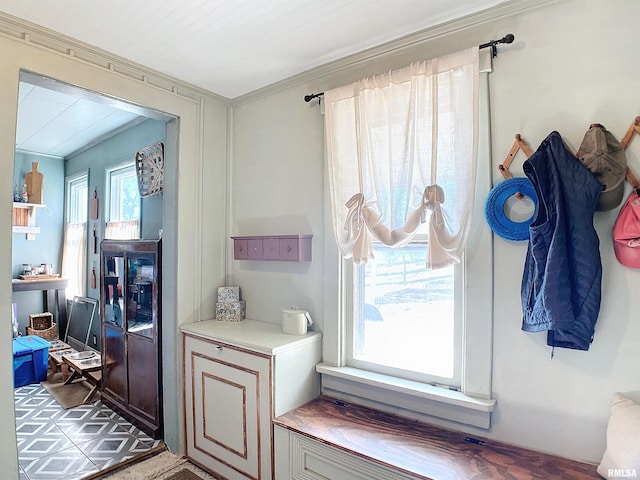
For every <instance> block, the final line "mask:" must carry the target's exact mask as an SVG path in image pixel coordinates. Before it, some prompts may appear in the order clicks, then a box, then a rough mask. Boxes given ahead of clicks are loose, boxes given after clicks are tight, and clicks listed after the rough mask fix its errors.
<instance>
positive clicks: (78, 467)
mask: <svg viewBox="0 0 640 480" xmlns="http://www.w3.org/2000/svg"><path fill="white" fill-rule="evenodd" d="M21 465H22V468H23V469H24V472H25V473H26V474H27V477H28V478H29V480H38V479H42V480H52V479H54V478H60V479H62V478H64V479H67V478H73V477H74V476H76V474H77V473H79V472H84V471H91V472H93V473H97V472H98V470H99V469H98V468H97V467H96V466H95V465H94V464H93V463H92V462H91V460H89V459H88V458H87V457H86V456H85V455H84V454H83V453H82V452H81V451H80V450H78V448H77V447H75V446H72V447H71V448H68V449H66V450H61V451H59V452H56V453H54V454H52V455H47V456H43V457H39V458H35V459H31V460H27V461H22V460H21Z"/></svg>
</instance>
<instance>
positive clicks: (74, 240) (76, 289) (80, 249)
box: [62, 223, 87, 298]
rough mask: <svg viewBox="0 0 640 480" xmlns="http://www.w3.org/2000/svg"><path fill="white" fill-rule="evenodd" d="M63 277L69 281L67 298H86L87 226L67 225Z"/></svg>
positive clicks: (63, 252) (63, 255)
mask: <svg viewBox="0 0 640 480" xmlns="http://www.w3.org/2000/svg"><path fill="white" fill-rule="evenodd" d="M62 277H63V278H66V279H68V280H69V284H68V285H67V289H66V290H65V293H66V296H67V298H73V297H74V296H75V295H78V296H80V297H83V296H85V288H86V285H87V224H86V223H67V226H66V227H65V229H64V245H63V247H62Z"/></svg>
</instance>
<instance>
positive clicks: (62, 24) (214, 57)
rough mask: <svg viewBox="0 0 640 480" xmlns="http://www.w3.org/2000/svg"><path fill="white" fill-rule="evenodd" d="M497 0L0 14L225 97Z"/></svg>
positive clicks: (214, 2) (126, 0) (66, 1)
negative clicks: (67, 37) (29, 23)
mask: <svg viewBox="0 0 640 480" xmlns="http://www.w3.org/2000/svg"><path fill="white" fill-rule="evenodd" d="M502 1H503V0H133V1H132V0H91V1H87V0H55V1H42V0H0V11H2V12H5V13H8V14H10V15H13V16H15V17H19V18H22V19H24V20H27V21H29V22H32V23H35V24H38V25H41V26H44V27H46V28H49V29H51V30H54V31H56V32H59V33H63V34H65V35H67V36H70V37H73V38H75V39H77V40H81V41H83V42H85V43H88V44H90V45H93V46H96V47H100V48H102V49H104V50H107V51H109V52H111V53H114V54H116V55H119V56H120V57H123V58H125V59H128V60H130V61H133V62H136V63H139V64H141V65H144V66H146V67H149V68H151V69H154V70H157V71H159V72H161V73H164V74H166V75H170V76H172V77H174V78H177V79H180V80H182V81H185V82H188V83H191V84H193V85H195V86H198V87H200V88H203V89H205V90H208V91H210V92H213V93H216V94H218V95H221V96H223V97H226V98H229V99H234V98H237V97H239V96H242V95H244V94H247V93H250V92H252V91H255V90H258V89H260V88H262V87H265V86H268V85H271V84H273V83H276V82H278V81H281V80H284V79H286V78H289V77H291V76H293V75H296V74H298V73H302V72H305V71H307V70H310V69H312V68H314V67H317V66H320V65H323V64H326V63H329V62H331V61H334V60H338V59H340V58H344V57H346V56H349V55H351V54H354V53H357V52H360V51H363V50H366V49H367V48H370V47H374V46H378V45H381V44H383V43H385V42H388V41H391V40H395V39H397V38H400V37H403V36H405V35H409V34H412V33H415V32H418V31H421V30H424V29H427V28H429V27H433V26H434V25H438V24H441V23H443V22H446V21H449V20H452V19H455V18H459V17H462V16H466V15H468V14H471V13H475V12H478V11H480V10H484V9H487V8H489V7H492V6H495V5H497V4H499V3H501V2H502Z"/></svg>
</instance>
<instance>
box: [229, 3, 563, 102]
mask: <svg viewBox="0 0 640 480" xmlns="http://www.w3.org/2000/svg"><path fill="white" fill-rule="evenodd" d="M560 1H562V0H512V1H509V2H505V3H501V4H500V5H497V6H495V7H491V8H488V9H486V10H482V11H480V12H477V13H473V14H470V15H467V16H465V17H460V18H457V19H455V20H451V21H448V22H445V23H441V24H439V25H436V26H434V27H430V28H427V29H425V30H421V31H419V32H416V33H413V34H411V35H407V36H404V37H401V38H398V39H396V40H392V41H391V42H387V43H384V44H382V45H378V46H377V47H373V48H369V49H367V50H363V51H362V52H359V53H356V54H354V55H350V56H348V57H345V58H342V59H340V60H336V61H334V62H329V63H326V64H324V65H321V66H319V67H316V68H313V69H311V70H307V71H306V72H303V73H300V74H299V75H294V76H292V77H289V78H287V79H285V80H282V81H281V82H277V83H274V84H272V85H269V86H266V87H264V88H261V89H259V90H255V91H253V92H251V93H248V94H246V95H242V96H240V97H236V98H235V99H233V100H232V106H234V107H236V106H240V105H243V104H245V103H248V102H251V101H253V100H256V99H258V98H260V97H263V96H266V95H271V94H274V93H277V92H279V91H282V90H286V89H288V88H291V87H293V86H296V85H299V84H301V83H307V82H311V81H314V80H318V79H321V78H323V77H327V76H329V75H331V74H335V73H337V72H340V71H342V70H346V69H349V68H352V67H355V66H357V65H360V64H363V63H367V62H370V61H372V60H375V59H376V58H380V57H385V56H388V55H390V54H392V53H393V54H398V53H402V51H404V50H408V49H409V48H412V47H415V46H419V45H420V44H425V43H427V42H429V41H432V40H435V39H437V38H440V37H444V36H446V35H451V34H454V33H458V32H461V31H464V30H466V29H469V28H471V27H476V26H479V25H483V24H486V23H489V22H492V21H496V20H499V19H502V18H505V17H511V16H514V15H518V14H521V13H525V12H527V11H530V10H535V9H538V8H541V7H543V6H547V5H550V4H553V3H558V2H560ZM507 33H510V32H502V34H503V35H504V34H507ZM489 40H491V39H486V41H489ZM516 40H517V39H516ZM469 46H471V45H469ZM308 93H311V92H308ZM300 101H303V99H302V98H301V99H300Z"/></svg>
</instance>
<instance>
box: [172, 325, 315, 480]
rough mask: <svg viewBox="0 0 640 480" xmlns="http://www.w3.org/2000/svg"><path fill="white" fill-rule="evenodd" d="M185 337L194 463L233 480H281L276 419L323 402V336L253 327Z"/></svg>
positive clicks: (200, 328) (216, 328)
mask: <svg viewBox="0 0 640 480" xmlns="http://www.w3.org/2000/svg"><path fill="white" fill-rule="evenodd" d="M182 332H183V338H184V372H185V415H186V443H187V445H186V447H187V456H188V457H189V458H190V459H191V460H192V461H194V462H195V463H197V464H200V465H201V466H203V467H205V468H206V469H208V470H210V471H212V472H213V473H216V474H218V475H220V476H222V477H224V478H228V479H230V480H233V479H256V480H270V479H272V478H274V477H273V476H272V455H273V445H272V437H273V431H272V426H271V419H272V418H273V417H274V416H277V415H281V414H283V413H286V412H287V411H289V410H292V409H294V408H296V407H298V406H300V405H302V404H304V403H306V402H308V401H310V400H312V399H313V398H315V397H317V396H318V395H319V393H320V380H319V377H318V374H317V373H316V372H315V365H316V364H317V363H318V362H319V361H320V356H321V338H322V337H321V334H319V333H317V332H310V333H308V334H307V335H299V336H298V335H285V334H283V333H281V328H280V326H279V325H272V324H267V323H264V322H256V321H252V320H245V321H244V322H218V321H214V320H208V321H205V322H198V323H194V324H189V325H185V326H183V327H182Z"/></svg>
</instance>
